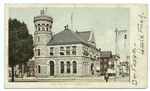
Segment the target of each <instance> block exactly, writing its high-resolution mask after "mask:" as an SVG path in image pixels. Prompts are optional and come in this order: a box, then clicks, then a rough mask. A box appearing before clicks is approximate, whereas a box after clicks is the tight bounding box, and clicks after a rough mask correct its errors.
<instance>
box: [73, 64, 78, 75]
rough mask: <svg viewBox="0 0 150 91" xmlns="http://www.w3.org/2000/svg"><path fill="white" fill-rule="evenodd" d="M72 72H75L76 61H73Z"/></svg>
mask: <svg viewBox="0 0 150 91" xmlns="http://www.w3.org/2000/svg"><path fill="white" fill-rule="evenodd" d="M73 73H77V63H76V62H75V61H73Z"/></svg>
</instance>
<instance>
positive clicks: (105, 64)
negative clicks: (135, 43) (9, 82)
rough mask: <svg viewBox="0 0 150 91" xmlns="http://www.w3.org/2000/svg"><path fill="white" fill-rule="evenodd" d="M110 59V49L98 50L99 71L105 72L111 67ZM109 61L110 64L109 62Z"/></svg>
mask: <svg viewBox="0 0 150 91" xmlns="http://www.w3.org/2000/svg"><path fill="white" fill-rule="evenodd" d="M111 59H112V52H111V51H101V52H100V67H101V68H100V69H101V70H100V71H101V73H106V72H107V70H108V68H110V67H111V68H113V67H112V66H113V64H114V63H113V62H112V61H110V60H111ZM110 62H111V64H110ZM112 63H113V64H112Z"/></svg>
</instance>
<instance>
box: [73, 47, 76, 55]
mask: <svg viewBox="0 0 150 91" xmlns="http://www.w3.org/2000/svg"><path fill="white" fill-rule="evenodd" d="M72 54H73V55H76V46H72Z"/></svg>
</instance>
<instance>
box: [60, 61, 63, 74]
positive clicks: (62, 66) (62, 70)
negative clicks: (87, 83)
mask: <svg viewBox="0 0 150 91" xmlns="http://www.w3.org/2000/svg"><path fill="white" fill-rule="evenodd" d="M60 64H61V73H64V62H62V61H61V63H60Z"/></svg>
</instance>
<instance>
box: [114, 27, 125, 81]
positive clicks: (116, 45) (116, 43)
mask: <svg viewBox="0 0 150 91" xmlns="http://www.w3.org/2000/svg"><path fill="white" fill-rule="evenodd" d="M126 31H127V30H119V31H118V30H117V28H116V29H115V31H114V32H115V33H116V39H115V54H116V56H115V70H116V75H115V82H116V79H117V60H118V53H117V48H118V33H119V34H120V33H123V32H125V33H126ZM125 39H126V35H125Z"/></svg>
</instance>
